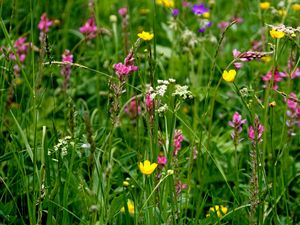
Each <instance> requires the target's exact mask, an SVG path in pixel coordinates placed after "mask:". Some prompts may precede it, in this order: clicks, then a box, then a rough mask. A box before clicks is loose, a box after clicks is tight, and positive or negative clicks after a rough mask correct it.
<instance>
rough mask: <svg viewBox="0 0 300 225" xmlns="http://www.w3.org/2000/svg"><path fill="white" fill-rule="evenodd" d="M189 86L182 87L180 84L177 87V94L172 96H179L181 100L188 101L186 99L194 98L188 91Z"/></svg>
mask: <svg viewBox="0 0 300 225" xmlns="http://www.w3.org/2000/svg"><path fill="white" fill-rule="evenodd" d="M188 88H189V87H188V86H186V85H184V86H181V85H179V84H176V85H175V92H174V93H173V94H172V95H173V96H176V95H179V96H180V97H181V98H183V99H186V98H192V97H193V95H192V92H190V91H189V90H188Z"/></svg>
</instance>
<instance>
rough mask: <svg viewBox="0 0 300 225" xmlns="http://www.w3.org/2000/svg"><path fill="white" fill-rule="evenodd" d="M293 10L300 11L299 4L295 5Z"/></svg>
mask: <svg viewBox="0 0 300 225" xmlns="http://www.w3.org/2000/svg"><path fill="white" fill-rule="evenodd" d="M292 9H293V10H295V11H300V4H299V3H294V4H293V5H292Z"/></svg>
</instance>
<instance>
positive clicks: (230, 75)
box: [222, 70, 236, 82]
mask: <svg viewBox="0 0 300 225" xmlns="http://www.w3.org/2000/svg"><path fill="white" fill-rule="evenodd" d="M235 76H236V71H235V70H229V71H227V70H224V71H223V74H222V77H223V79H224V80H225V81H226V82H233V81H234V79H235Z"/></svg>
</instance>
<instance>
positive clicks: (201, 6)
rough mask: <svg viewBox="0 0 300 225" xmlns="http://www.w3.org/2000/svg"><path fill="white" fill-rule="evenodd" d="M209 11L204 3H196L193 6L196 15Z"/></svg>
mask: <svg viewBox="0 0 300 225" xmlns="http://www.w3.org/2000/svg"><path fill="white" fill-rule="evenodd" d="M208 11H209V9H208V8H205V6H204V4H194V5H193V7H192V12H193V13H194V14H195V15H202V14H203V13H207V12H208Z"/></svg>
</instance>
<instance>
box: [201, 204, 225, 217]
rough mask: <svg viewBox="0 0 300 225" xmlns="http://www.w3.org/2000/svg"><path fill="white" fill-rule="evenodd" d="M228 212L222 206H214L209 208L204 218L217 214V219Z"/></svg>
mask: <svg viewBox="0 0 300 225" xmlns="http://www.w3.org/2000/svg"><path fill="white" fill-rule="evenodd" d="M227 212H228V208H227V207H225V206H222V205H220V206H219V205H215V206H213V207H210V208H209V213H208V214H206V217H209V216H210V213H217V216H218V217H222V216H223V215H225V214H226V213H227Z"/></svg>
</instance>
